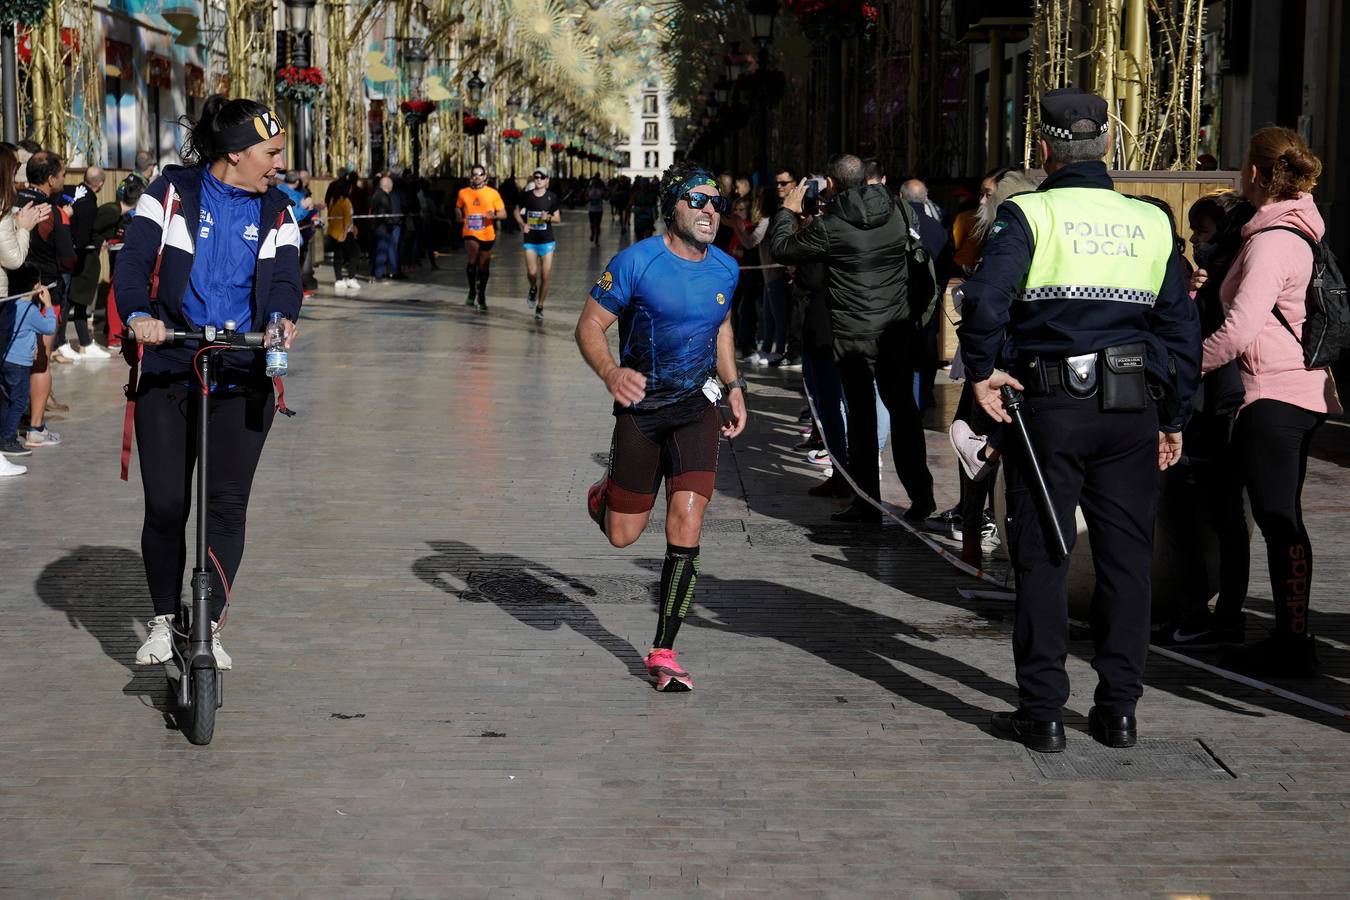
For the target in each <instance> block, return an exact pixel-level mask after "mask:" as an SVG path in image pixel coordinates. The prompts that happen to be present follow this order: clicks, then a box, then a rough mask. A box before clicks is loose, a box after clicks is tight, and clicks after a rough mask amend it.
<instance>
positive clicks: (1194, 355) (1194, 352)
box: [1149, 249, 1200, 431]
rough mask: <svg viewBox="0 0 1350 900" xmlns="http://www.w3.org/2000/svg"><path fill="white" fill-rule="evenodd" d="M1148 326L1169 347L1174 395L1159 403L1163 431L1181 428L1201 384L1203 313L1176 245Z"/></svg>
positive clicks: (1168, 364) (1168, 365)
mask: <svg viewBox="0 0 1350 900" xmlns="http://www.w3.org/2000/svg"><path fill="white" fill-rule="evenodd" d="M1149 330H1150V331H1152V332H1153V333H1154V334H1155V335H1157V336H1158V338H1159V339H1160V340H1161V341H1162V343H1163V346H1165V347H1166V348H1167V373H1168V375H1169V377H1170V380H1171V388H1172V396H1171V397H1170V398H1168V399H1167V401H1166V402H1164V403H1161V404H1160V406H1159V412H1158V416H1159V420H1160V421H1159V425H1160V427H1161V428H1162V430H1163V431H1180V430H1181V429H1182V427H1183V426H1184V425H1185V424H1186V418H1187V416H1188V413H1189V410H1190V407H1191V397H1192V396H1194V395H1195V389H1196V387H1198V386H1199V384H1200V314H1199V312H1198V311H1197V310H1196V308H1195V301H1193V300H1192V299H1191V296H1190V292H1189V290H1187V287H1186V276H1185V273H1184V271H1183V269H1182V264H1181V255H1180V254H1179V253H1178V252H1177V251H1176V250H1175V249H1174V250H1173V251H1172V256H1171V258H1170V259H1169V260H1168V261H1167V273H1166V274H1165V275H1164V276H1163V283H1162V290H1161V291H1160V292H1159V293H1158V302H1157V303H1155V304H1153V310H1152V312H1150V313H1149Z"/></svg>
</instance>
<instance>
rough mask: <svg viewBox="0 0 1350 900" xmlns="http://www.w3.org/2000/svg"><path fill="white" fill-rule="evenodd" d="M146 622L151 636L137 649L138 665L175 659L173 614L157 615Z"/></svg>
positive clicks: (154, 663)
mask: <svg viewBox="0 0 1350 900" xmlns="http://www.w3.org/2000/svg"><path fill="white" fill-rule="evenodd" d="M146 624H147V625H149V626H150V636H149V637H147V638H146V639H145V643H144V644H141V649H139V650H137V651H136V665H138V666H154V665H158V664H159V663H166V662H168V661H169V660H171V659H173V616H155V617H154V618H153V619H151V620H150V621H149V622H147V623H146Z"/></svg>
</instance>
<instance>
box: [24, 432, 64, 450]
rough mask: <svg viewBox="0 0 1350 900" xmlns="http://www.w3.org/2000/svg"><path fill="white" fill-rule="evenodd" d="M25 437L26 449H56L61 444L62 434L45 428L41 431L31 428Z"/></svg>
mask: <svg viewBox="0 0 1350 900" xmlns="http://www.w3.org/2000/svg"><path fill="white" fill-rule="evenodd" d="M24 437H25V438H26V440H25V441H24V443H23V445H24V446H25V447H55V446H56V445H57V444H59V443H61V435H60V433H59V432H55V431H52V430H51V429H50V428H44V429H42V430H41V431H38V430H37V429H35V428H30V429H28V433H27V434H26V435H24Z"/></svg>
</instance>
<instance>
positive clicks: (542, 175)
mask: <svg viewBox="0 0 1350 900" xmlns="http://www.w3.org/2000/svg"><path fill="white" fill-rule="evenodd" d="M530 177H531V178H547V177H548V176H547V175H545V174H544V173H543V172H535V173H534V174H533V175H531V176H530Z"/></svg>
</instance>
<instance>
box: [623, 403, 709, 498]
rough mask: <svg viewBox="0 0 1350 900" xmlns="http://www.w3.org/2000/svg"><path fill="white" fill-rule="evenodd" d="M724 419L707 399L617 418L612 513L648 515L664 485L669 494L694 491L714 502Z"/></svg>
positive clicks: (630, 412) (632, 413)
mask: <svg viewBox="0 0 1350 900" xmlns="http://www.w3.org/2000/svg"><path fill="white" fill-rule="evenodd" d="M721 425H722V415H721V413H720V412H718V409H717V405H716V404H713V403H709V402H708V398H707V397H705V396H703V394H701V393H699V394H695V395H694V396H693V397H689V398H686V399H684V400H678V401H676V402H674V403H671V404H669V405H667V406H662V407H660V408H658V409H654V410H649V411H626V412H620V413H618V414H617V415H615V417H614V440H613V442H612V443H611V444H610V450H609V490H608V492H607V494H606V499H607V502H608V504H609V508H610V509H612V510H614V511H615V512H619V513H645V512H650V511H651V508H652V507H653V506H654V505H655V504H656V495H657V494H658V493H659V492H660V490H661V479H662V478H665V479H666V492H667V493H668V494H673V493H675V492H676V491H693V492H694V493H696V494H698V495H700V496H702V497H707V498H708V499H709V500H711V499H712V494H713V482H714V480H715V478H716V474H717V451H718V448H719V447H720V444H721V439H722V435H721Z"/></svg>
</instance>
